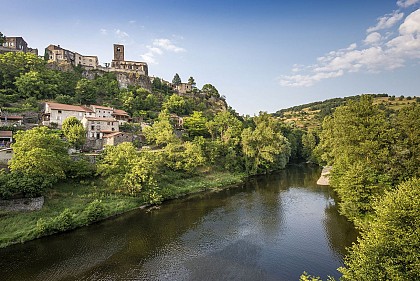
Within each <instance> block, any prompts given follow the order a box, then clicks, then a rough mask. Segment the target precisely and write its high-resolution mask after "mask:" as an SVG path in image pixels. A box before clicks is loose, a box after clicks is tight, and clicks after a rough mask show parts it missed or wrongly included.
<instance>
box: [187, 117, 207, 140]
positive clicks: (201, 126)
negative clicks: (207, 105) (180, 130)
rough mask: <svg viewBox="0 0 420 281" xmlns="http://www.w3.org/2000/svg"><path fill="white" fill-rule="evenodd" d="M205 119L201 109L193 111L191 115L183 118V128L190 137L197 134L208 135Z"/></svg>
mask: <svg viewBox="0 0 420 281" xmlns="http://www.w3.org/2000/svg"><path fill="white" fill-rule="evenodd" d="M206 122H207V119H206V118H205V117H204V116H203V113H202V112H201V111H194V112H193V114H192V115H190V116H189V117H186V118H184V128H185V129H187V131H188V135H189V136H190V138H194V137H197V136H204V137H205V136H208V134H209V132H208V130H207V127H206Z"/></svg>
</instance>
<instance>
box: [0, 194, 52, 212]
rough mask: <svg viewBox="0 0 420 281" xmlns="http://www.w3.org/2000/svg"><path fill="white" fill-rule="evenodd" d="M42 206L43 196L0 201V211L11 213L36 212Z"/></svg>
mask: <svg viewBox="0 0 420 281" xmlns="http://www.w3.org/2000/svg"><path fill="white" fill-rule="evenodd" d="M43 205H44V196H41V197H36V198H21V199H11V200H0V210H2V211H12V212H24V211H36V210H40V209H41V208H42V206H43Z"/></svg>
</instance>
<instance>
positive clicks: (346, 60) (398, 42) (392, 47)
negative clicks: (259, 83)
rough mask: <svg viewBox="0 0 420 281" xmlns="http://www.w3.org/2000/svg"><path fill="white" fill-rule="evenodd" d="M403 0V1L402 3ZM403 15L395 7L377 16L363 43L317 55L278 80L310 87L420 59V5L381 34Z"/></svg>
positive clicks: (411, 2) (289, 84)
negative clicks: (349, 74)
mask: <svg viewBox="0 0 420 281" xmlns="http://www.w3.org/2000/svg"><path fill="white" fill-rule="evenodd" d="M419 1H420V0H415V1H414V0H412V1H410V0H407V1H399V2H401V3H399V4H398V5H408V6H411V5H413V4H415V3H417V2H419ZM403 2H404V3H403ZM402 19H403V13H401V12H398V11H395V12H393V13H392V14H388V15H385V16H383V17H381V18H379V19H378V23H377V25H376V26H374V27H370V28H369V29H368V30H367V31H368V35H367V36H366V37H365V39H364V40H363V43H364V44H362V45H361V47H358V45H357V44H355V43H353V44H351V45H350V46H349V47H347V48H344V49H340V50H337V51H331V52H329V53H327V54H325V55H324V56H322V57H319V58H317V63H316V64H314V65H309V66H301V65H300V66H299V67H297V66H296V65H294V66H293V68H292V75H282V76H280V77H279V78H278V81H279V84H280V85H282V86H287V87H309V86H312V85H314V84H315V83H317V82H319V81H321V80H325V79H329V78H336V77H340V76H343V75H345V74H346V73H352V72H360V71H365V72H381V71H386V70H392V69H396V68H400V67H403V66H405V65H406V63H407V62H409V61H414V60H418V59H420V9H417V10H415V11H414V12H412V13H411V14H409V15H408V16H407V17H406V18H405V19H404V20H403V22H402V23H401V24H400V25H399V27H398V29H397V30H395V31H396V32H395V33H391V32H387V33H385V34H381V33H380V32H382V31H383V30H385V29H390V28H391V27H394V29H395V25H396V24H397V23H398V22H399V21H400V20H402Z"/></svg>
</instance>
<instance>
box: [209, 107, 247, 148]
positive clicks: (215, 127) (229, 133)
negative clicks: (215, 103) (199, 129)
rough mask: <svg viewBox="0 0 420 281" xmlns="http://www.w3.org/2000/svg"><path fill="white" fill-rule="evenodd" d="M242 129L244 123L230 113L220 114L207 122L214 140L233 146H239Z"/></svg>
mask: <svg viewBox="0 0 420 281" xmlns="http://www.w3.org/2000/svg"><path fill="white" fill-rule="evenodd" d="M242 127H243V125H242V122H241V121H240V120H239V119H238V118H236V117H235V116H234V115H233V114H232V113H230V112H229V111H221V112H218V113H217V114H216V116H214V118H213V120H211V121H209V122H207V128H208V130H209V132H210V134H211V136H212V139H219V140H221V141H222V142H223V143H226V144H232V145H237V144H239V142H240V137H241V133H242Z"/></svg>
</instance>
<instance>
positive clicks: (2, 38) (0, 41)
mask: <svg viewBox="0 0 420 281" xmlns="http://www.w3.org/2000/svg"><path fill="white" fill-rule="evenodd" d="M5 42H6V36H4V35H3V33H1V32H0V46H1V45H3V43H5Z"/></svg>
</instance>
